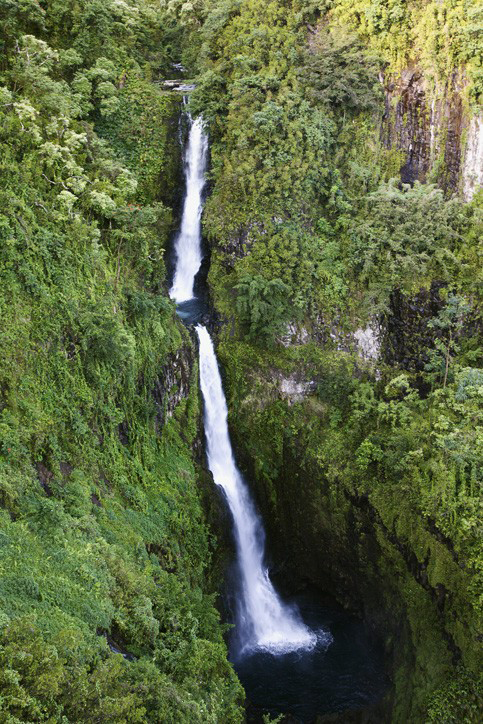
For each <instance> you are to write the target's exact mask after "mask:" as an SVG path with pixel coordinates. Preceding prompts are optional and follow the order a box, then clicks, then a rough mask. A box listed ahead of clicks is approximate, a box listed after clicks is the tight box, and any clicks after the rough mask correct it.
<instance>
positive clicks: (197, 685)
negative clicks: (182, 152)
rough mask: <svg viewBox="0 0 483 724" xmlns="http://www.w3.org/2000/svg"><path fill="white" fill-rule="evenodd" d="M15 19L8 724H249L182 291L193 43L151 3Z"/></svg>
mask: <svg viewBox="0 0 483 724" xmlns="http://www.w3.org/2000/svg"><path fill="white" fill-rule="evenodd" d="M0 12H1V14H2V28H3V29H2V31H1V32H2V35H1V43H2V68H1V75H0V86H1V87H0V98H1V102H0V116H1V118H0V128H1V131H0V145H1V159H2V160H1V167H2V187H1V189H0V204H1V215H0V236H1V241H0V288H1V294H0V337H1V348H2V359H1V363H0V508H1V509H0V517H1V525H0V720H1V721H2V722H3V721H5V722H20V721H28V722H32V721H36V722H37V721H51V722H53V721H59V722H60V721H62V722H67V721H72V722H79V721H86V722H87V721H89V722H100V721H103V722H141V721H153V722H155V721H156V722H180V721H184V722H193V721H199V722H207V721H211V722H219V721H238V720H239V718H240V714H239V706H238V701H239V698H240V692H241V689H240V686H239V684H238V682H237V680H236V677H235V675H234V673H233V672H232V669H231V667H230V665H229V664H228V662H227V660H226V650H225V645H224V643H223V639H222V628H221V626H220V623H219V619H218V614H217V612H216V611H215V609H214V606H213V604H214V601H213V598H212V596H210V595H209V594H208V593H207V591H206V584H205V580H206V569H207V566H208V565H209V562H210V556H211V547H210V540H209V535H208V531H207V529H206V525H205V522H204V516H203V513H202V509H201V504H200V498H199V491H197V486H196V480H197V472H196V468H195V464H194V461H193V454H192V451H191V448H192V446H193V444H194V439H195V436H196V435H197V434H198V433H197V426H198V414H199V409H198V393H197V385H196V377H195V376H194V375H195V372H196V368H194V369H193V372H190V370H189V368H190V364H191V360H192V357H193V352H192V349H191V342H190V339H189V337H188V335H187V334H186V332H184V331H183V330H182V328H181V327H180V325H179V324H178V323H177V322H176V319H175V316H174V311H173V308H172V305H171V304H170V303H169V302H168V301H167V299H166V298H165V296H163V294H162V290H163V282H164V275H165V269H164V262H163V256H164V245H165V243H166V241H167V239H168V235H169V233H170V231H171V228H172V220H173V219H172V216H173V215H172V211H171V208H170V204H171V203H172V201H173V197H174V195H175V193H176V192H177V186H178V182H179V178H178V176H179V169H178V166H179V162H178V157H179V148H178V142H177V123H178V113H179V100H177V99H176V98H174V97H169V96H167V95H166V94H163V93H162V92H161V91H160V90H159V89H158V88H157V87H156V86H155V85H154V84H152V83H151V82H150V81H151V79H152V78H153V77H155V76H156V75H159V74H160V73H164V74H166V73H167V72H168V69H169V61H170V60H171V58H172V48H173V47H176V43H177V42H178V40H179V34H178V36H177V35H176V33H175V32H174V26H173V23H172V21H171V20H170V19H169V18H167V17H166V16H163V15H162V14H160V11H159V7H158V6H157V4H156V3H151V2H149V0H146V1H143V0H139V1H137V0H131V1H130V2H123V3H118V2H110V1H109V2H105V0H102V2H98V1H97V0H82V1H81V2H48V3H47V2H45V3H44V2H34V1H32V2H30V0H25V1H23V2H21V3H18V2H13V3H12V2H9V1H8V0H4V1H2V2H1V3H0ZM3 21H4V22H3ZM116 651H117V653H115V652H116ZM120 652H121V653H120Z"/></svg>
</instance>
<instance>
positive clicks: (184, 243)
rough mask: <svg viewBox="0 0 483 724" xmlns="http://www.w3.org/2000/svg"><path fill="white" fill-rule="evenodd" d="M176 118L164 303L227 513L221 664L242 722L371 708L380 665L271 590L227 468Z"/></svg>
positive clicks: (199, 133)
mask: <svg viewBox="0 0 483 724" xmlns="http://www.w3.org/2000/svg"><path fill="white" fill-rule="evenodd" d="M186 113H187V119H188V125H189V136H188V140H187V145H186V149H185V151H184V172H185V182H186V191H185V196H184V202H183V213H182V219H181V224H180V230H179V232H178V233H177V234H176V235H175V237H174V239H173V251H172V256H173V259H172V269H173V275H172V283H171V288H170V297H171V298H172V299H173V300H174V301H175V302H176V303H177V312H178V314H179V316H180V318H181V319H182V320H183V322H184V323H185V324H186V325H188V326H191V327H192V326H193V325H195V330H196V334H197V337H198V343H199V359H200V386H201V391H202V396H203V403H204V426H205V436H206V454H207V462H208V468H209V470H210V471H211V473H212V475H213V480H214V482H215V484H216V485H217V486H219V488H221V490H222V491H223V495H224V498H225V501H226V504H227V507H228V509H229V510H230V513H231V520H232V533H233V539H234V542H235V548H236V561H235V563H234V566H233V571H234V573H233V574H232V575H230V576H229V577H228V579H227V580H228V582H229V583H228V585H229V589H230V590H228V591H224V592H223V593H224V594H226V597H227V599H228V600H229V601H230V605H229V606H228V608H229V609H230V611H231V615H230V616H227V618H228V619H230V622H232V623H233V624H234V628H233V630H232V632H231V634H230V636H229V657H230V659H231V660H232V662H233V664H234V667H235V670H236V671H237V673H238V675H239V677H240V680H241V682H242V684H243V685H244V687H245V691H246V694H247V701H248V709H247V716H248V720H249V721H253V722H258V721H260V722H261V721H262V715H263V714H264V713H270V714H274V715H277V714H280V713H282V714H288V715H290V716H291V717H292V718H291V721H299V722H304V723H305V722H312V721H314V720H315V718H316V717H317V716H318V715H319V714H325V713H334V712H342V711H347V710H354V709H360V708H362V707H366V706H368V705H370V704H372V703H374V702H375V701H377V700H378V699H379V698H380V697H381V695H382V693H383V690H384V674H383V667H382V656H381V653H380V652H379V651H378V649H377V647H376V646H375V645H374V643H373V642H371V640H370V639H369V638H368V637H367V635H366V633H365V627H364V625H363V623H362V622H361V621H360V620H358V619H354V618H352V617H351V616H350V615H348V614H347V613H346V612H345V611H344V610H343V609H342V608H341V607H339V606H338V605H333V604H331V605H330V606H327V605H326V604H322V603H321V602H320V601H319V600H318V598H317V594H316V593H314V594H313V595H312V594H311V595H306V596H299V597H294V598H292V599H291V600H288V599H287V598H282V597H281V596H280V595H279V593H278V592H277V590H276V588H275V587H274V585H273V583H272V580H271V577H270V571H269V568H268V566H267V563H266V560H265V531H264V527H263V522H262V520H261V518H260V516H259V514H258V512H257V510H256V506H255V504H254V502H253V500H252V496H251V493H250V490H249V486H248V485H247V482H246V481H245V480H244V478H243V476H242V474H241V473H240V471H239V470H238V467H237V465H236V461H235V457H234V454H233V450H232V446H231V441H230V436H229V431H228V423H227V419H228V410H227V406H226V400H225V396H224V392H223V387H222V381H221V375H220V371H219V367H218V362H217V358H216V352H215V348H214V345H213V342H212V340H211V337H210V334H209V332H208V330H207V329H206V327H205V326H203V323H202V322H203V321H204V320H205V319H206V317H208V316H209V311H210V310H209V306H208V304H207V303H206V301H205V300H204V290H203V289H202V288H200V287H202V286H203V280H201V283H200V277H202V276H203V273H202V271H200V270H202V267H203V264H204V261H203V245H202V240H201V215H202V210H203V189H204V186H205V170H206V163H207V155H208V139H207V137H206V135H205V132H204V129H203V125H202V121H201V119H197V120H195V121H193V120H192V119H191V117H190V116H189V112H188V111H186Z"/></svg>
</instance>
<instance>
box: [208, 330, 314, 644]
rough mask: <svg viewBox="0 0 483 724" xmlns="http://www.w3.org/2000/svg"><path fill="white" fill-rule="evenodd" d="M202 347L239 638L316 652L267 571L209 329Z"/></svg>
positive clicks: (211, 463) (213, 466) (211, 458)
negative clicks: (233, 565)
mask: <svg viewBox="0 0 483 724" xmlns="http://www.w3.org/2000/svg"><path fill="white" fill-rule="evenodd" d="M196 332H197V334H198V338H199V341H200V383H201V391H202V394H203V400H204V404H205V434H206V444H207V455H208V467H209V468H210V470H211V472H212V474H213V479H214V481H215V483H216V484H217V485H219V486H221V487H222V488H223V490H224V491H225V494H226V498H227V501H228V505H229V506H230V510H231V512H232V515H233V522H234V532H235V541H236V547H237V553H238V563H239V568H240V576H241V582H240V583H241V586H240V588H241V595H240V598H239V606H238V621H237V624H238V629H239V630H238V634H239V637H240V639H241V640H242V641H243V646H244V648H245V649H251V648H263V649H266V650H267V651H270V652H272V653H286V652H288V651H293V650H294V649H299V648H305V649H307V648H313V647H314V646H315V645H316V643H317V636H316V635H315V634H314V633H313V632H312V631H310V630H309V629H308V628H307V626H305V624H304V623H303V622H302V620H301V618H300V616H299V614H298V612H297V611H296V610H295V609H293V608H291V607H289V606H287V605H285V604H284V603H282V601H281V600H280V598H279V596H278V595H277V593H276V591H275V589H274V587H273V585H272V583H271V581H270V578H269V577H268V571H267V569H266V567H265V566H264V561H263V559H264V532H263V527H262V525H261V522H260V519H259V518H258V516H257V514H256V512H255V509H254V506H253V503H252V501H251V499H250V495H249V492H248V489H247V487H246V485H245V482H244V481H243V478H242V476H241V474H240V472H239V470H238V469H237V467H236V464H235V460H234V457H233V452H232V448H231V444H230V437H229V434H228V424H227V415H228V410H227V406H226V401H225V396H224V394H223V387H222V384H221V377H220V372H219V369H218V364H217V361H216V356H215V350H214V348H213V343H212V341H211V339H210V335H209V334H208V332H207V330H206V328H205V327H202V326H200V325H199V326H197V327H196Z"/></svg>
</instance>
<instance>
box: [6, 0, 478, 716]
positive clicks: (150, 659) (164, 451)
mask: <svg viewBox="0 0 483 724" xmlns="http://www.w3.org/2000/svg"><path fill="white" fill-rule="evenodd" d="M0 18H1V20H2V26H1V30H0V48H1V51H2V55H1V61H0V121H1V124H0V129H1V130H0V146H1V148H0V151H1V156H0V157H1V161H0V165H1V170H2V185H1V188H0V212H1V213H0V289H1V292H0V339H1V348H2V358H1V362H0V518H1V524H0V722H2V721H5V722H19V721H20V722H22V721H26V722H30V721H51V722H56V721H59V722H67V721H72V722H78V721H87V722H90V721H92V722H99V721H106V722H111V721H112V722H137V721H139V722H142V721H153V722H197V721H198V722H236V721H240V719H241V718H242V714H241V708H240V701H241V696H242V691H241V687H240V685H239V683H238V682H237V680H236V677H235V675H234V673H233V671H232V669H231V666H230V665H229V664H228V662H227V659H226V650H225V645H224V643H223V638H222V631H223V629H222V627H221V626H220V623H219V620H218V614H217V612H216V610H215V608H214V600H213V596H212V595H210V591H209V586H208V585H207V582H206V581H207V579H209V566H210V558H211V554H212V546H211V540H210V534H209V531H208V530H207V526H206V521H205V517H204V515H203V511H202V508H201V504H200V495H199V490H198V488H197V479H198V471H197V466H196V463H195V460H194V456H193V448H194V447H195V441H196V437H197V435H198V430H197V425H198V421H199V401H198V393H197V385H196V364H194V363H193V359H194V355H193V349H192V345H191V341H190V338H189V335H188V333H187V332H186V331H185V330H184V329H183V328H182V327H181V326H180V324H179V323H178V322H177V321H176V318H175V316H174V310H173V306H172V305H171V303H170V302H168V300H167V299H166V296H165V294H164V293H163V284H164V277H165V268H164V247H165V245H166V243H167V241H168V238H169V235H170V233H171V230H172V226H173V216H174V215H173V206H174V201H175V196H176V193H177V190H178V189H177V185H178V182H179V148H178V140H177V117H178V113H179V100H176V98H175V97H174V96H169V95H167V94H165V93H163V92H162V91H161V90H160V86H159V85H158V84H157V83H156V81H157V80H159V79H160V78H162V77H165V76H166V75H167V74H170V73H171V72H172V68H171V62H172V61H179V60H180V58H182V59H183V62H184V63H185V65H187V66H188V68H189V72H190V73H192V74H193V75H195V74H196V75H197V88H196V91H195V92H194V93H193V95H192V100H191V108H192V111H193V113H203V115H204V118H205V120H206V123H207V125H208V128H209V131H210V136H211V141H212V165H211V190H212V193H211V196H210V199H209V201H208V203H207V206H206V213H205V217H204V227H205V231H206V234H207V237H208V238H209V241H210V243H211V248H212V255H211V271H210V277H209V282H210V287H211V292H212V296H213V300H214V304H215V307H216V308H217V311H218V312H219V313H220V316H221V318H222V320H223V321H226V322H227V324H225V325H222V331H221V332H220V340H219V341H220V355H221V357H222V360H223V362H224V365H225V373H226V382H227V386H228V394H229V407H230V411H231V420H232V424H233V430H234V434H235V437H236V439H237V440H238V442H239V445H240V448H243V449H244V450H245V452H246V453H247V455H249V456H250V458H251V459H252V460H253V461H254V462H253V465H254V476H255V480H254V482H255V484H257V485H258V486H260V487H263V489H264V490H266V491H268V495H267V498H268V499H269V501H270V505H271V506H272V507H271V508H270V510H271V512H272V513H273V515H274V517H276V516H277V515H279V508H278V507H277V505H278V501H279V500H280V499H281V498H282V497H283V494H284V491H283V488H282V487H280V486H279V481H280V477H281V476H282V474H283V471H284V468H285V466H286V465H287V459H294V460H296V461H297V466H298V469H299V470H300V471H301V474H303V475H304V476H305V480H306V482H305V488H304V489H303V490H301V491H297V505H298V507H299V508H301V509H302V510H303V511H304V512H305V510H307V511H308V513H309V514H310V516H307V522H306V525H307V527H310V526H312V525H313V526H315V528H316V533H320V534H325V533H326V532H327V530H329V529H330V528H331V524H332V523H333V521H335V522H336V525H334V526H333V528H332V529H331V540H332V539H333V540H334V541H336V542H335V543H334V550H337V551H338V549H337V545H339V544H340V545H341V546H343V545H347V541H348V540H349V539H350V531H348V529H349V527H350V521H351V520H352V517H351V516H353V515H354V511H353V510H351V508H350V505H351V504H350V502H348V501H354V500H356V501H364V503H365V504H366V505H367V506H369V507H370V509H371V511H373V513H372V515H373V519H374V520H375V521H376V522H377V525H376V523H375V524H374V529H376V528H377V537H378V540H377V542H378V546H379V547H380V550H381V551H382V555H381V558H380V559H378V565H380V571H379V570H376V571H375V570H374V568H375V564H374V561H372V560H364V565H365V566H366V567H365V568H364V571H363V572H364V577H366V578H367V580H368V581H369V584H370V585H373V584H374V585H376V584H377V586H378V587H379V588H378V590H380V598H381V601H382V602H383V605H384V606H386V607H387V610H388V611H389V609H390V608H391V606H393V607H394V605H395V604H394V601H395V600H397V602H398V605H399V606H400V608H397V609H395V610H397V614H398V615H400V616H401V617H402V618H404V620H405V621H407V622H408V628H409V630H410V639H411V641H410V643H411V648H410V647H409V644H408V643H407V641H406V640H405V641H404V647H406V648H404V649H402V650H401V657H400V658H399V659H398V658H397V656H396V659H395V660H396V663H397V664H398V665H399V668H398V669H397V670H396V672H395V687H394V688H395V692H394V701H395V707H394V720H395V721H401V722H402V721H408V720H411V717H412V720H413V721H419V720H420V721H424V720H428V721H448V722H460V721H469V722H471V721H477V720H478V708H477V707H478V704H477V696H478V694H477V686H478V682H477V672H478V660H477V650H476V642H477V640H478V635H479V634H478V631H479V623H480V622H481V599H480V596H481V593H480V592H481V545H480V540H479V530H480V529H479V525H480V518H479V505H480V500H481V487H480V486H481V457H482V450H481V447H482V436H481V396H482V390H483V380H482V372H481V368H480V366H479V363H480V361H481V350H480V348H479V339H478V330H479V328H480V326H481V313H480V311H479V307H478V302H479V297H478V282H479V281H481V279H480V276H479V275H480V266H479V261H480V260H479V256H478V254H479V246H478V245H479V240H480V237H481V226H482V221H481V219H482V216H481V192H480V194H479V195H478V194H476V196H475V198H474V199H473V201H472V202H471V203H464V202H463V201H462V200H461V199H460V197H459V196H458V195H457V194H456V193H455V194H453V195H451V189H450V190H448V189H447V188H446V187H445V190H444V191H443V190H441V189H439V188H438V186H437V183H435V184H434V185H433V184H420V183H418V182H416V183H415V184H413V185H409V184H401V183H400V180H399V171H400V169H401V166H402V165H403V163H404V154H403V153H402V152H401V151H400V150H395V149H394V148H392V149H389V148H388V147H387V146H386V145H384V144H383V143H382V142H381V134H380V128H381V122H382V119H383V116H384V113H385V112H387V109H386V108H385V106H384V92H383V87H382V84H381V78H382V79H384V82H385V83H386V85H387V84H388V83H390V82H391V78H393V79H394V78H397V77H398V74H399V73H400V72H401V71H403V70H404V69H405V68H408V67H409V68H411V67H413V66H414V65H415V64H417V65H418V67H419V68H420V69H421V72H423V73H424V76H425V79H426V80H425V82H426V84H427V86H428V88H429V87H431V88H432V92H433V98H434V99H435V102H436V101H438V102H439V100H441V98H443V97H445V94H446V95H447V94H448V93H451V92H453V91H454V88H455V87H456V86H457V85H458V84H460V85H461V86H462V87H463V90H462V99H463V104H464V111H465V113H467V114H468V113H470V112H471V109H472V108H475V107H476V105H477V103H478V102H479V100H480V99H481V94H482V88H483V76H482V61H481V48H482V45H481V32H480V30H481V28H480V26H481V4H480V3H479V2H478V0H444V2H440V1H439V0H427V1H425V0H421V1H419V0H411V1H410V2H407V1H406V0H390V1H389V2H387V1H384V2H383V1H379V0H378V1H375V0H356V1H354V0H269V1H267V2H261V0H191V1H190V2H186V1H185V0H166V1H161V2H159V0H123V1H122V2H121V1H119V0H49V1H47V0H0ZM446 140H448V139H445V142H446ZM450 140H451V139H450ZM444 162H445V158H444V154H443V156H441V158H440V159H439V161H438V163H439V164H440V165H441V164H444ZM436 166H437V165H436ZM436 166H435V169H436V170H435V171H434V173H433V180H434V181H435V182H437V181H438V179H439V176H438V172H437V167H436ZM443 171H444V169H443ZM360 333H362V334H363V335H364V334H365V333H369V335H370V334H376V333H377V334H379V337H380V339H379V342H380V345H379V349H378V351H377V352H378V359H377V363H375V362H374V361H372V362H371V361H370V360H369V361H368V360H367V359H364V357H363V355H362V354H361V349H360V345H358V343H357V339H358V337H357V334H359V337H360ZM377 334H376V336H377ZM287 380H288V382H289V384H288V385H285V386H284V385H283V384H282V383H283V382H286V381H287ZM294 380H295V382H296V383H297V384H300V385H301V387H302V389H307V390H311V391H312V393H311V394H301V395H300V396H299V397H297V398H295V399H292V398H290V395H288V397H287V394H286V393H284V390H286V389H287V388H288V389H290V383H291V382H293V381H294ZM299 492H300V494H298V493H299ZM317 496H320V497H317ZM292 502H293V501H291V504H292ZM304 506H306V508H305V507H304ZM344 506H345V507H344ZM331 515H332V516H333V517H332V518H330V516H331ZM328 521H329V523H328ZM317 526H319V528H318V529H317ZM357 533H358V535H359V534H360V535H359V539H360V540H358V543H360V545H361V546H362V545H363V543H364V540H365V537H366V533H367V530H366V529H364V528H363V527H362V529H361V530H358V531H357ZM367 537H368V538H369V537H370V535H367ZM294 540H295V539H294ZM294 545H295V543H294ZM341 550H343V551H344V552H345V553H347V549H343V548H341ZM361 560H362V559H361ZM408 561H409V563H408ZM347 575H349V574H348V573H347ZM391 596H393V598H391ZM393 648H394V646H393ZM116 652H117V653H116ZM456 662H457V663H456Z"/></svg>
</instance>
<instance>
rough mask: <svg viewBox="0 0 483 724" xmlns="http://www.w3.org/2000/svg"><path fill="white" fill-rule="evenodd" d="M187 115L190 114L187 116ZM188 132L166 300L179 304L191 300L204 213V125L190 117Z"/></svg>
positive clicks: (197, 265) (197, 266) (205, 140)
mask: <svg viewBox="0 0 483 724" xmlns="http://www.w3.org/2000/svg"><path fill="white" fill-rule="evenodd" d="M188 115H189V114H188ZM189 121H190V132H189V139H188V144H187V148H186V153H185V157H184V172H185V178H186V196H185V200H184V205H183V215H182V220H181V228H180V231H179V233H178V235H177V237H176V240H175V255H176V266H175V273H174V278H173V284H172V286H171V289H170V291H169V296H170V297H171V299H174V300H175V302H178V303H181V302H186V301H188V300H189V299H192V298H193V296H194V290H193V289H194V281H195V277H196V275H197V273H198V271H199V269H200V266H201V261H202V259H203V255H202V252H201V213H202V210H203V189H204V186H205V183H206V179H205V171H206V161H207V156H208V138H207V136H206V133H205V132H204V129H203V121H202V119H201V118H197V119H196V120H194V121H193V119H192V118H191V116H190V115H189Z"/></svg>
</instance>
